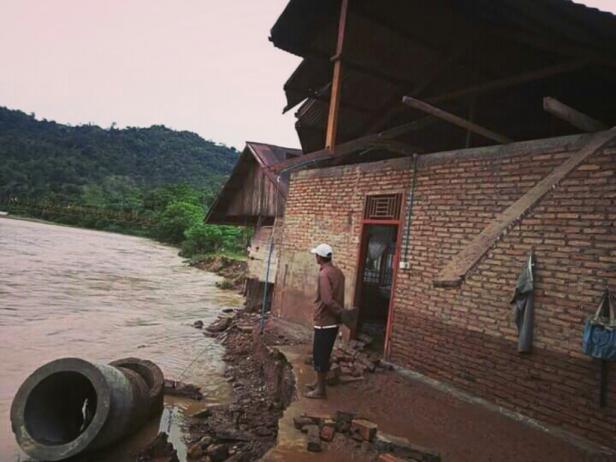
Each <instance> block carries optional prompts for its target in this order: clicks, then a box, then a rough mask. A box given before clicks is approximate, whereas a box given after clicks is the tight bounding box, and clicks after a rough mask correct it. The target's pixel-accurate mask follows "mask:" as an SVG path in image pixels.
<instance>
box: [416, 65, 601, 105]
mask: <svg viewBox="0 0 616 462" xmlns="http://www.w3.org/2000/svg"><path fill="white" fill-rule="evenodd" d="M589 62H590V61H589V60H588V59H578V60H574V61H569V62H566V63H561V64H556V65H554V66H548V67H544V68H542V69H537V70H533V71H527V72H523V73H521V74H517V75H514V76H511V77H505V78H503V79H496V80H491V81H489V82H483V83H479V84H477V85H473V86H471V87H467V88H462V89H460V90H455V91H452V92H449V93H444V94H442V95H437V96H433V97H430V98H427V99H426V101H428V102H430V103H441V102H444V101H451V100H454V99H458V98H462V97H465V96H471V95H479V94H483V93H489V92H491V91H496V90H502V89H505V88H509V87H513V86H515V85H521V84H523V83H528V82H533V81H535V80H541V79H546V78H548V77H552V76H555V75H559V74H564V73H567V72H572V71H576V70H579V69H582V68H583V67H585V66H587V65H588V64H589Z"/></svg>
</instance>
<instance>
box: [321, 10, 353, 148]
mask: <svg viewBox="0 0 616 462" xmlns="http://www.w3.org/2000/svg"><path fill="white" fill-rule="evenodd" d="M348 7H349V0H342V2H341V5H340V20H339V22H338V41H337V43H336V54H335V55H334V56H333V57H332V61H333V62H334V74H333V77H332V92H331V97H330V100H329V114H328V115H327V132H326V134H325V149H327V150H328V151H332V152H333V151H334V148H335V146H336V133H337V131H338V111H339V109H340V91H341V87H342V49H343V45H344V30H345V27H346V18H347V11H348Z"/></svg>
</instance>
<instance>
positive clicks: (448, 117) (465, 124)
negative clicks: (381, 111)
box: [402, 96, 512, 144]
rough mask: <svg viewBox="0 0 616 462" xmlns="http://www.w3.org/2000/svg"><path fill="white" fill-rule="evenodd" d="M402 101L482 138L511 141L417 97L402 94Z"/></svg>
mask: <svg viewBox="0 0 616 462" xmlns="http://www.w3.org/2000/svg"><path fill="white" fill-rule="evenodd" d="M402 102H403V103H404V104H406V105H407V106H410V107H412V108H415V109H418V110H420V111H423V112H426V113H428V114H430V115H432V116H434V117H438V118H439V119H443V120H445V121H447V122H449V123H452V124H454V125H457V126H458V127H462V128H464V129H466V130H470V131H472V132H473V133H477V134H478V135H481V136H483V137H484V138H488V139H489V140H493V141H497V142H499V143H502V144H508V143H511V142H512V140H511V139H509V138H507V137H506V136H503V135H501V134H499V133H496V132H493V131H492V130H488V129H487V128H485V127H482V126H481V125H478V124H476V123H474V122H471V121H470V120H467V119H464V118H462V117H460V116H457V115H455V114H452V113H451V112H447V111H443V110H442V109H440V108H437V107H435V106H432V105H431V104H428V103H426V102H424V101H421V100H419V99H417V98H413V97H412V96H404V97H403V98H402Z"/></svg>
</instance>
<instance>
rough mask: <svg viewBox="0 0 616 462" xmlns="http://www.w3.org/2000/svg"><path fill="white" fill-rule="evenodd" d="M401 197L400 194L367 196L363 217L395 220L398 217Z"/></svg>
mask: <svg viewBox="0 0 616 462" xmlns="http://www.w3.org/2000/svg"><path fill="white" fill-rule="evenodd" d="M401 197H402V196H401V194H379V195H374V196H368V197H367V198H366V210H365V212H364V218H365V219H367V220H397V219H398V218H400V203H401V202H402V200H401Z"/></svg>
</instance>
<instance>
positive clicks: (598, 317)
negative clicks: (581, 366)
mask: <svg viewBox="0 0 616 462" xmlns="http://www.w3.org/2000/svg"><path fill="white" fill-rule="evenodd" d="M582 348H583V350H584V353H586V354H587V355H588V356H592V357H593V358H599V359H607V360H610V361H616V300H614V297H613V295H612V294H611V293H610V290H609V289H605V292H604V293H603V296H602V297H601V301H600V302H599V306H598V308H597V311H595V313H594V314H593V315H591V316H589V317H588V319H587V320H586V323H585V324H584V335H583V337H582Z"/></svg>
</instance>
